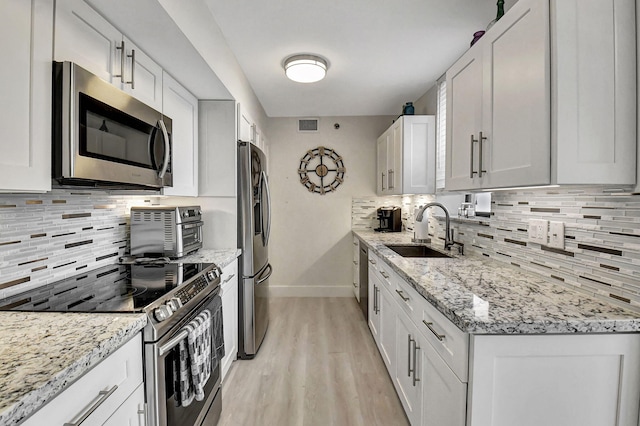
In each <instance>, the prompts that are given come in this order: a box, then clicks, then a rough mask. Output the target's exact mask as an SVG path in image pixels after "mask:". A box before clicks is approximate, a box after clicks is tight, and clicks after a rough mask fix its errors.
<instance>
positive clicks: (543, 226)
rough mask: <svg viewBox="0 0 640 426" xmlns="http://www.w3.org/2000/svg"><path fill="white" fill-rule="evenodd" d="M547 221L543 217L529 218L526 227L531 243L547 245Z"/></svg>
mask: <svg viewBox="0 0 640 426" xmlns="http://www.w3.org/2000/svg"><path fill="white" fill-rule="evenodd" d="M548 228H549V221H548V220H544V219H530V220H529V228H528V233H527V234H528V239H529V241H531V242H533V243H538V244H543V245H547V233H548V232H547V230H548Z"/></svg>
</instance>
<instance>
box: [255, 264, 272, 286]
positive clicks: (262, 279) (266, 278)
mask: <svg viewBox="0 0 640 426" xmlns="http://www.w3.org/2000/svg"><path fill="white" fill-rule="evenodd" d="M265 273H266V275H267V276H266V277H262V275H264V274H265ZM272 273H273V268H272V267H271V264H270V263H269V264H267V267H266V268H264V270H263V272H262V274H260V276H261V277H260V278H258V280H257V281H256V285H258V284H262V283H263V282H265V281H266V280H268V279H269V277H270V276H271V274H272Z"/></svg>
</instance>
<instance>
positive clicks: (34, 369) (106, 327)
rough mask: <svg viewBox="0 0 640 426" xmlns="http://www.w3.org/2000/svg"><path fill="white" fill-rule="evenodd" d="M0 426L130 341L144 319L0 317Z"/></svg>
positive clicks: (43, 315)
mask: <svg viewBox="0 0 640 426" xmlns="http://www.w3.org/2000/svg"><path fill="white" fill-rule="evenodd" d="M0 321H1V322H2V333H0V425H3V426H4V425H17V424H18V423H19V422H21V421H22V420H24V419H25V418H26V417H28V416H29V415H31V414H32V413H33V412H35V411H36V410H38V409H39V408H41V407H42V406H43V405H44V404H46V403H47V402H49V401H51V400H52V399H53V398H54V397H55V396H56V395H57V394H58V393H60V392H61V391H62V390H64V389H65V388H66V387H67V386H68V385H70V384H71V383H73V382H74V381H75V380H76V379H78V378H80V377H81V376H82V375H83V374H84V373H86V372H87V371H89V370H90V369H91V368H92V367H94V366H95V365H96V364H98V363H99V362H100V361H102V360H103V359H104V358H106V357H108V356H109V355H110V354H112V353H113V352H114V351H115V350H116V349H118V348H119V347H121V346H122V345H123V344H124V343H126V342H127V341H129V340H131V339H132V338H133V337H134V336H136V334H137V333H139V332H140V330H142V328H143V327H144V326H145V325H146V323H147V316H146V315H145V314H97V313H89V314H85V313H53V312H44V313H43V312H41V313H31V312H0Z"/></svg>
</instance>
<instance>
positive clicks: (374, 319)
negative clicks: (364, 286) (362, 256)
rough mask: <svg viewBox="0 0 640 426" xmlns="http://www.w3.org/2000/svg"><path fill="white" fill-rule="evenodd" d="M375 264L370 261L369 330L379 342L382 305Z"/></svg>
mask: <svg viewBox="0 0 640 426" xmlns="http://www.w3.org/2000/svg"><path fill="white" fill-rule="evenodd" d="M369 262H371V257H369ZM373 268H374V267H373V266H372V265H371V263H369V294H368V296H369V306H368V308H367V309H368V314H369V330H371V334H372V335H373V340H375V342H376V344H379V343H378V341H379V340H380V305H379V301H378V298H379V297H380V280H379V279H378V277H377V276H376V275H375V273H372V270H373Z"/></svg>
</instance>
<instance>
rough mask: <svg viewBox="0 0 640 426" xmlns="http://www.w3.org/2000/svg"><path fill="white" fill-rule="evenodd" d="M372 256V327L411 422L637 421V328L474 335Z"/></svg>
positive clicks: (489, 425) (446, 425)
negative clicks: (593, 332)
mask: <svg viewBox="0 0 640 426" xmlns="http://www.w3.org/2000/svg"><path fill="white" fill-rule="evenodd" d="M369 261H370V263H369V283H370V284H369V287H370V293H369V308H370V309H369V328H370V329H371V332H372V334H373V335H374V340H375V341H376V345H377V347H378V350H379V351H380V354H381V355H382V359H383V360H384V363H385V365H386V367H387V369H388V371H389V375H390V377H391V378H392V380H393V384H394V386H395V389H396V392H397V393H398V396H399V398H400V401H401V402H402V405H403V407H404V410H405V413H406V415H407V418H408V419H409V421H410V423H411V424H412V425H424V426H513V425H518V426H540V425H545V426H638V418H639V410H640V407H639V404H638V401H640V333H628V334H624V333H602V334H559V335H540V334H537V335H534V334H532V335H470V334H468V333H464V332H463V331H461V330H460V329H459V328H458V327H456V326H455V325H454V324H453V323H452V322H451V321H449V320H448V319H447V318H446V317H445V316H444V315H443V314H442V313H440V312H439V311H438V310H437V309H436V308H435V307H433V305H431V304H430V303H429V302H427V300H426V299H425V298H424V297H422V296H421V295H420V294H418V292H417V291H416V290H415V289H414V288H413V287H411V286H410V285H409V283H407V282H406V281H404V280H403V279H402V278H400V276H399V275H398V274H396V273H395V272H394V271H392V270H391V269H390V268H389V266H388V265H387V264H386V263H385V262H384V261H383V260H382V259H380V258H379V257H378V256H377V255H376V254H375V253H372V251H371V250H370V251H369Z"/></svg>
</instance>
